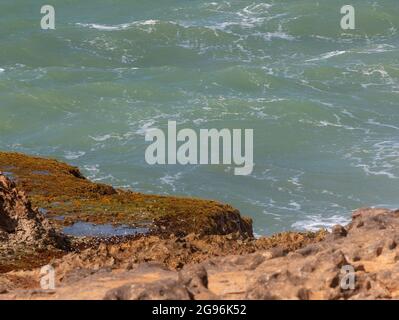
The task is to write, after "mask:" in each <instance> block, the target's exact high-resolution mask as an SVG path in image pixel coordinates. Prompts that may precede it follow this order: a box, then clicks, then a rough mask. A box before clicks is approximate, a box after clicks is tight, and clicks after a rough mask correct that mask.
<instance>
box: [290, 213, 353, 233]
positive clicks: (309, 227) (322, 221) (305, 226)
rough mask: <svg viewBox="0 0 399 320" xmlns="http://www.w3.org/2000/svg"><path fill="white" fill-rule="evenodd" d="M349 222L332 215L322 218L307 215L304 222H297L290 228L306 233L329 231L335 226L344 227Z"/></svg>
mask: <svg viewBox="0 0 399 320" xmlns="http://www.w3.org/2000/svg"><path fill="white" fill-rule="evenodd" d="M349 222H350V219H349V218H347V217H343V216H339V215H333V216H331V217H322V216H321V215H309V216H307V217H306V219H304V220H299V221H297V222H295V223H293V224H292V225H291V227H292V228H295V229H298V230H306V231H318V230H320V229H322V228H325V229H327V230H331V228H332V227H333V226H335V225H337V224H340V225H346V224H348V223H349Z"/></svg>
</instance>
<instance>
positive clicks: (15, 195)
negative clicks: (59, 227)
mask: <svg viewBox="0 0 399 320" xmlns="http://www.w3.org/2000/svg"><path fill="white" fill-rule="evenodd" d="M61 242H62V237H61V236H60V235H58V234H57V233H56V232H55V230H54V229H53V228H52V226H51V224H50V223H49V221H48V220H47V219H46V218H45V217H44V216H43V215H42V214H41V213H40V212H39V211H38V210H37V209H34V208H32V206H31V203H30V201H29V200H28V199H27V197H26V195H25V193H24V192H22V191H20V190H18V189H17V188H16V185H15V183H14V182H12V181H11V180H10V179H9V178H7V177H6V176H4V175H2V173H1V172H0V246H2V247H6V246H7V247H12V246H17V245H21V244H22V245H24V246H34V247H45V246H47V245H53V246H60V245H62V243H61Z"/></svg>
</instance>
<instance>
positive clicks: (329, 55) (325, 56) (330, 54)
mask: <svg viewBox="0 0 399 320" xmlns="http://www.w3.org/2000/svg"><path fill="white" fill-rule="evenodd" d="M345 53H346V51H338V50H337V51H331V52H327V53H324V54H322V55H321V56H319V57H317V58H313V59H309V60H306V62H313V61H320V60H327V59H330V58H333V57H337V56H340V55H342V54H345Z"/></svg>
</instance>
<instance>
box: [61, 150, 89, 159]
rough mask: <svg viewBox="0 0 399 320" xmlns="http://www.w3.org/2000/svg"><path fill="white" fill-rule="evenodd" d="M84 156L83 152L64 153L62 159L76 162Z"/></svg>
mask: <svg viewBox="0 0 399 320" xmlns="http://www.w3.org/2000/svg"><path fill="white" fill-rule="evenodd" d="M85 154H86V152H84V151H65V154H64V157H65V159H67V160H76V159H78V158H80V157H83V156H84V155H85Z"/></svg>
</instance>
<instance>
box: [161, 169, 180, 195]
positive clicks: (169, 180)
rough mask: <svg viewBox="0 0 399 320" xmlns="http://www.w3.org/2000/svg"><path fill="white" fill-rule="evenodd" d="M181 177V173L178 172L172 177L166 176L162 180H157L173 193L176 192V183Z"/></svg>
mask: <svg viewBox="0 0 399 320" xmlns="http://www.w3.org/2000/svg"><path fill="white" fill-rule="evenodd" d="M181 176H182V173H181V172H178V173H176V174H174V175H169V174H166V175H165V176H163V177H162V178H160V179H159V180H161V183H162V184H165V185H168V186H170V187H172V190H173V192H175V191H176V185H175V183H176V181H178V180H179V179H180V178H181Z"/></svg>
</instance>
